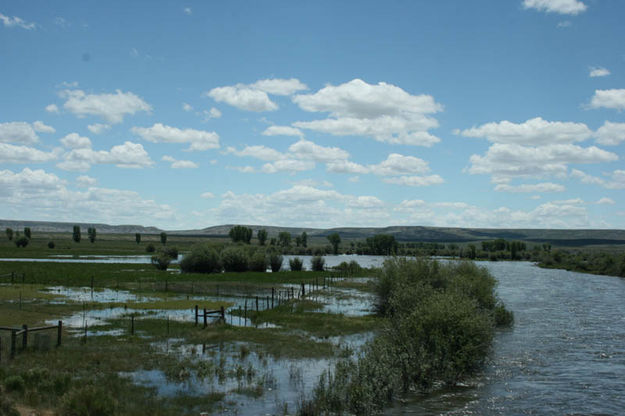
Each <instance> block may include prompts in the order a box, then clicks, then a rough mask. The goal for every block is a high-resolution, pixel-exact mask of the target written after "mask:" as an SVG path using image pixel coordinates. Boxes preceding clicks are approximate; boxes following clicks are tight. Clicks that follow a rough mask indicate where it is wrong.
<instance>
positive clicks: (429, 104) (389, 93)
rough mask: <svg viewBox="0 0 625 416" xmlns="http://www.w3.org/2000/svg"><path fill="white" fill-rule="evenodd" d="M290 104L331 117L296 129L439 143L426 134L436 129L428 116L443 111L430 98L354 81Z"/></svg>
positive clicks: (298, 125)
mask: <svg viewBox="0 0 625 416" xmlns="http://www.w3.org/2000/svg"><path fill="white" fill-rule="evenodd" d="M293 101H294V102H295V103H296V104H297V105H299V107H300V108H301V109H302V110H304V111H309V112H324V113H329V115H330V117H329V118H326V119H322V120H313V121H298V122H295V123H293V125H294V126H295V127H297V128H302V129H309V130H315V131H320V132H323V133H328V134H333V135H337V136H348V135H354V136H367V137H372V138H374V139H375V140H378V141H381V142H388V143H398V144H410V145H420V146H431V145H433V144H434V143H437V142H439V141H440V139H439V138H437V137H435V136H433V135H432V134H430V133H429V132H428V131H427V130H429V129H431V128H435V127H438V122H437V121H436V120H435V119H434V118H432V117H429V116H428V114H432V113H436V112H439V111H442V109H443V107H442V105H440V104H438V103H437V102H436V101H435V100H434V98H433V97H432V96H430V95H411V94H409V93H407V92H406V91H404V90H403V89H401V88H399V87H397V86H394V85H391V84H387V83H385V82H380V83H378V84H376V85H372V84H368V83H366V82H364V81H362V80H360V79H354V80H352V81H349V82H347V83H344V84H341V85H338V86H333V85H328V86H326V87H324V88H322V89H321V90H319V91H317V92H316V93H313V94H302V95H296V96H295V97H293Z"/></svg>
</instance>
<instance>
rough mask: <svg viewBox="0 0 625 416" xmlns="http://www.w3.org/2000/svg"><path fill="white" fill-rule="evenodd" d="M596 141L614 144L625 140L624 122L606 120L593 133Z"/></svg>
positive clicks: (609, 144)
mask: <svg viewBox="0 0 625 416" xmlns="http://www.w3.org/2000/svg"><path fill="white" fill-rule="evenodd" d="M595 137H596V138H597V143H600V144H603V145H607V146H616V145H617V144H619V143H621V142H623V141H625V123H612V122H611V121H606V122H605V123H603V126H601V127H599V129H598V130H597V132H596V133H595Z"/></svg>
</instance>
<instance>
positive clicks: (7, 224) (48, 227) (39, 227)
mask: <svg viewBox="0 0 625 416" xmlns="http://www.w3.org/2000/svg"><path fill="white" fill-rule="evenodd" d="M74 225H78V226H80V228H84V229H85V231H86V230H87V228H89V227H95V228H96V230H98V233H102V234H126V233H132V234H134V233H142V234H159V233H160V232H161V231H162V230H160V229H158V228H156V227H143V226H141V225H108V224H100V223H92V222H49V221H14V220H0V228H1V230H2V231H4V230H5V229H6V228H12V229H13V230H15V231H21V230H22V229H24V227H30V228H31V230H33V232H41V233H71V232H72V230H73V228H74Z"/></svg>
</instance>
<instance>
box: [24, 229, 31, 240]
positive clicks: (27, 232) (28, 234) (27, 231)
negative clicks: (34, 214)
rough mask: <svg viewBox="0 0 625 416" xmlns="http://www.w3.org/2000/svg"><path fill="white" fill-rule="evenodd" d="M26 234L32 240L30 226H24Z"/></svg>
mask: <svg viewBox="0 0 625 416" xmlns="http://www.w3.org/2000/svg"><path fill="white" fill-rule="evenodd" d="M24 236H25V237H26V238H28V239H29V240H30V227H24Z"/></svg>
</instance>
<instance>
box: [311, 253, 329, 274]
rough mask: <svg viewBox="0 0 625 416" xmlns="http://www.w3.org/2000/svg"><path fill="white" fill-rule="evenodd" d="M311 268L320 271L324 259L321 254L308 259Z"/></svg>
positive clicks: (323, 264)
mask: <svg viewBox="0 0 625 416" xmlns="http://www.w3.org/2000/svg"><path fill="white" fill-rule="evenodd" d="M310 263H311V267H312V270H313V271H315V272H322V271H323V268H324V266H325V263H326V261H325V260H324V258H323V257H321V256H315V257H313V258H312V259H311V260H310Z"/></svg>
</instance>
